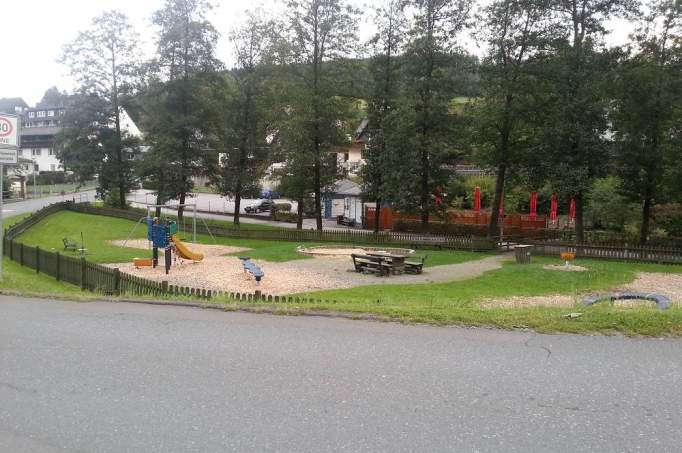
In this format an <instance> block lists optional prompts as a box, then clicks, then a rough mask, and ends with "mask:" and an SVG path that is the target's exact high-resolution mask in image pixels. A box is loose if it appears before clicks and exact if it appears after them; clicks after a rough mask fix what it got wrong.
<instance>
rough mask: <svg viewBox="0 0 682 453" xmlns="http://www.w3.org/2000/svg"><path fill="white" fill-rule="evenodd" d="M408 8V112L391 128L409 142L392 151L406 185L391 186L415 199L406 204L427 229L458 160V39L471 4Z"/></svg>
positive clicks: (466, 0)
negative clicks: (413, 208) (410, 15)
mask: <svg viewBox="0 0 682 453" xmlns="http://www.w3.org/2000/svg"><path fill="white" fill-rule="evenodd" d="M406 4H407V7H408V8H410V9H411V12H412V13H413V21H412V27H411V29H410V39H409V42H408V44H407V46H406V51H405V58H406V64H405V75H406V83H405V90H403V93H402V98H403V99H404V100H403V109H404V111H403V112H402V115H403V118H401V119H400V120H399V121H398V122H397V123H395V124H394V125H393V127H396V128H400V129H405V130H404V132H403V133H405V134H407V137H406V138H408V140H400V142H401V143H402V144H403V146H401V147H399V148H395V149H394V151H398V152H399V154H400V156H399V157H397V158H396V160H394V164H395V165H398V164H400V163H401V162H402V171H398V172H396V174H395V175H397V177H398V179H399V180H400V181H402V183H401V182H400V181H393V182H392V184H393V185H395V184H396V183H397V184H401V186H402V187H401V188H397V189H398V190H403V189H406V188H409V190H408V192H413V193H415V194H417V197H416V199H415V200H413V201H412V200H407V201H406V204H407V205H410V204H412V205H416V207H418V209H419V211H420V213H421V221H422V223H423V224H425V225H426V224H428V222H429V213H430V211H431V210H432V208H433V203H432V194H433V192H434V190H436V189H437V187H439V186H443V185H445V180H446V172H445V171H444V167H445V166H446V165H447V164H451V163H453V162H454V159H455V157H456V153H455V152H454V151H455V149H454V146H453V145H454V138H455V137H454V131H455V129H454V126H455V116H454V115H453V112H452V110H451V105H450V103H451V101H452V99H453V97H454V95H455V93H456V91H455V90H456V86H457V83H456V80H455V77H454V76H455V75H456V72H457V71H455V70H453V69H454V68H453V66H454V65H456V64H457V63H456V62H457V56H456V55H455V52H454V51H455V49H456V39H455V38H456V36H457V34H458V32H460V31H461V30H462V29H463V28H464V27H465V26H466V25H467V21H468V19H469V15H470V9H471V1H470V0H410V1H407V2H406ZM460 69H461V68H460ZM415 169H416V171H415ZM400 198H402V197H400ZM403 199H404V198H403Z"/></svg>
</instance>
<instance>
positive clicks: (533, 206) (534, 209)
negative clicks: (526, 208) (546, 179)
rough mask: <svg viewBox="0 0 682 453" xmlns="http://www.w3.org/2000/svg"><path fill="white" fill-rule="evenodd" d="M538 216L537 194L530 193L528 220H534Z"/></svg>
mask: <svg viewBox="0 0 682 453" xmlns="http://www.w3.org/2000/svg"><path fill="white" fill-rule="evenodd" d="M537 215H538V193H537V192H531V193H530V218H531V219H535V217H537Z"/></svg>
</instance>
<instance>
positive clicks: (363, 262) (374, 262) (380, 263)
mask: <svg viewBox="0 0 682 453" xmlns="http://www.w3.org/2000/svg"><path fill="white" fill-rule="evenodd" d="M351 258H353V266H354V267H355V272H363V273H367V272H373V273H375V274H377V275H379V276H380V277H383V276H387V275H389V274H390V273H391V269H392V266H391V264H390V263H388V262H386V260H385V259H384V258H382V257H380V256H372V255H359V254H356V253H353V254H352V255H351Z"/></svg>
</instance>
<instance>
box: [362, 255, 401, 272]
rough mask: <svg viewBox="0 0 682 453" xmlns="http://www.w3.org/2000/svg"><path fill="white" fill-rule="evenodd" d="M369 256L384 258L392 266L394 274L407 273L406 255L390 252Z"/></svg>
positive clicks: (391, 269)
mask: <svg viewBox="0 0 682 453" xmlns="http://www.w3.org/2000/svg"><path fill="white" fill-rule="evenodd" d="M367 255H369V256H376V257H379V258H382V259H383V260H384V262H385V263H386V264H388V265H389V266H390V271H391V273H392V274H402V273H403V272H405V255H394V254H393V253H388V252H368V253H367Z"/></svg>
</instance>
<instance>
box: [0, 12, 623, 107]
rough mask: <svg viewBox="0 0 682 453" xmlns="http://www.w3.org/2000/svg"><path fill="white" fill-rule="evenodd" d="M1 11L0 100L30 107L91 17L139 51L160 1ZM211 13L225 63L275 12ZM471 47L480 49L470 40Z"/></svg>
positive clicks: (60, 77) (57, 80) (60, 73)
mask: <svg viewBox="0 0 682 453" xmlns="http://www.w3.org/2000/svg"><path fill="white" fill-rule="evenodd" d="M381 1H382V0H352V3H354V4H355V5H356V6H362V5H367V4H369V5H372V4H379V3H380V2H381ZM0 2H1V3H2V6H0V12H1V14H2V17H1V20H2V21H1V23H2V27H1V30H2V36H3V41H2V45H1V46H0V48H2V57H3V58H2V69H1V70H0V98H2V97H23V98H24V100H25V101H26V102H27V103H28V104H29V105H34V104H35V103H36V102H38V101H39V100H40V98H41V97H42V95H43V93H44V92H45V90H46V89H47V88H49V87H51V86H54V85H56V86H57V87H59V88H60V89H61V90H71V89H72V88H73V84H72V82H71V81H70V79H69V77H68V75H67V73H66V69H65V68H64V67H63V66H62V65H60V64H59V63H57V61H56V60H57V58H58V56H59V54H60V52H61V47H62V46H63V45H64V44H65V43H67V42H70V41H72V40H73V39H74V38H75V37H76V35H77V33H78V31H79V30H83V29H85V28H87V27H88V26H89V24H90V21H91V20H92V18H93V17H94V16H96V15H98V14H100V13H101V12H102V11H105V10H110V9H118V10H121V11H123V12H124V13H125V14H126V15H127V16H128V17H129V18H130V20H131V22H132V23H133V25H134V27H135V28H136V29H137V31H138V32H139V34H140V35H141V38H142V40H143V42H144V44H145V45H144V49H146V50H147V51H153V39H154V33H155V29H154V27H152V25H151V22H150V17H151V15H152V13H153V12H154V11H156V10H157V9H159V8H160V7H161V6H162V4H163V0H0ZM214 4H215V5H216V9H215V10H214V11H213V12H212V14H211V17H210V18H211V20H212V22H213V24H214V26H215V27H216V28H217V29H218V31H219V32H220V33H221V35H222V37H221V39H220V42H219V47H218V53H219V57H220V58H221V59H223V60H224V61H225V62H226V63H227V64H229V63H230V58H231V51H230V45H229V43H228V42H227V39H226V36H227V35H228V33H229V31H230V29H231V28H233V27H234V25H235V24H238V23H239V21H240V20H241V19H242V18H243V14H244V11H245V10H247V9H249V8H252V7H254V6H256V5H262V6H263V8H264V9H265V11H268V12H277V11H278V10H280V9H281V6H279V5H281V2H279V1H277V0H261V1H258V2H255V1H250V0H214ZM611 28H612V30H613V33H612V36H611V38H610V39H609V41H610V42H611V43H614V44H620V43H623V42H624V40H625V39H626V38H627V35H628V33H629V31H630V29H631V26H630V25H629V24H627V23H623V22H614V23H613V24H611ZM360 34H361V35H362V36H364V37H367V36H369V35H371V29H370V26H369V25H368V24H367V23H362V24H360ZM468 48H469V50H470V51H472V52H475V53H480V49H477V48H476V46H475V45H474V44H473V43H471V42H470V41H469V45H468Z"/></svg>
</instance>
